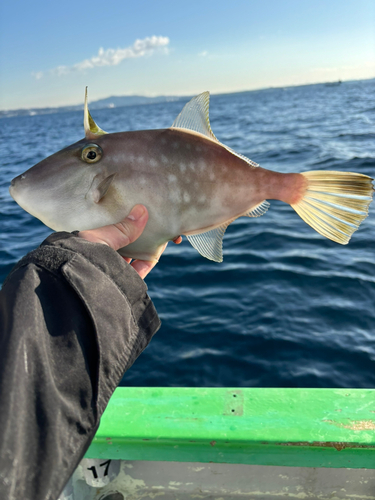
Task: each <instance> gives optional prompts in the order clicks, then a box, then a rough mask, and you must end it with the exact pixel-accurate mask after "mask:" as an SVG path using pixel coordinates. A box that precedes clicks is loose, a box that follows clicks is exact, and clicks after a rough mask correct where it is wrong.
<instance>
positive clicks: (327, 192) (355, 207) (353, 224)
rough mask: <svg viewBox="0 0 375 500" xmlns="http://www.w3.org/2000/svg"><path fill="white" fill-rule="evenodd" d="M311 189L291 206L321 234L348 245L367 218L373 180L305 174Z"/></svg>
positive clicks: (349, 175) (340, 174)
mask: <svg viewBox="0 0 375 500" xmlns="http://www.w3.org/2000/svg"><path fill="white" fill-rule="evenodd" d="M302 175H303V176H304V178H305V180H306V181H307V187H306V191H305V194H304V195H303V197H302V198H301V199H300V200H299V201H298V202H297V203H295V204H291V206H292V207H293V208H294V210H295V211H296V212H297V214H298V215H299V216H300V217H301V218H302V219H303V220H304V221H305V222H306V223H307V224H309V225H310V226H311V227H312V228H314V229H315V231H317V232H318V233H320V234H322V235H323V236H325V237H326V238H329V239H330V240H333V241H336V242H337V243H341V244H342V245H346V244H347V243H348V242H349V240H350V237H351V236H352V234H353V233H354V231H356V230H357V229H358V227H359V225H360V223H361V222H362V221H363V220H364V219H365V218H366V217H367V215H368V209H369V205H370V203H371V201H372V194H373V192H374V188H373V185H372V180H373V179H371V177H368V176H367V175H363V174H356V173H352V172H334V171H311V172H303V173H302Z"/></svg>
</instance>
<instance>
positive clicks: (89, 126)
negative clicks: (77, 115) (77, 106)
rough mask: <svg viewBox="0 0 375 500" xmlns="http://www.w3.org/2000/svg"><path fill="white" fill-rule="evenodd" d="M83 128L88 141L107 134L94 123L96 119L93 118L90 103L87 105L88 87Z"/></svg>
mask: <svg viewBox="0 0 375 500" xmlns="http://www.w3.org/2000/svg"><path fill="white" fill-rule="evenodd" d="M83 126H84V128H85V135H86V139H95V138H96V137H98V136H100V135H104V134H106V133H107V132H104V130H102V129H101V128H100V127H99V126H98V125H97V124H96V123H95V121H94V118H93V117H92V116H91V114H90V111H89V107H88V103H87V87H86V90H85V106H84V111H83Z"/></svg>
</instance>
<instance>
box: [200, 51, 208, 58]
mask: <svg viewBox="0 0 375 500" xmlns="http://www.w3.org/2000/svg"><path fill="white" fill-rule="evenodd" d="M207 54H208V52H207V50H204V51H203V52H200V53H199V54H198V56H200V57H206V55H207Z"/></svg>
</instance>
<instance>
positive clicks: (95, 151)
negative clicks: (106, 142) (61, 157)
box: [81, 144, 103, 163]
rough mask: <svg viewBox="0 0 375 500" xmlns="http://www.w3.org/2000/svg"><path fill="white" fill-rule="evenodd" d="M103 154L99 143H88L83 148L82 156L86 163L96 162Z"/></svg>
mask: <svg viewBox="0 0 375 500" xmlns="http://www.w3.org/2000/svg"><path fill="white" fill-rule="evenodd" d="M102 155H103V151H102V148H101V147H100V146H98V145H97V144H87V146H85V147H84V148H83V149H82V153H81V158H82V160H83V161H85V162H86V163H96V162H97V161H99V160H100V158H101V157H102Z"/></svg>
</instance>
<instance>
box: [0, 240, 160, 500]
mask: <svg viewBox="0 0 375 500" xmlns="http://www.w3.org/2000/svg"><path fill="white" fill-rule="evenodd" d="M146 290H147V288H146V285H145V283H144V281H143V280H142V279H141V278H140V277H139V276H138V274H137V273H136V272H135V271H134V269H133V268H132V267H131V266H129V265H128V264H127V263H126V262H125V261H124V260H123V259H122V258H121V257H120V256H119V255H118V254H117V253H116V252H115V251H114V250H112V249H111V248H109V247H107V246H106V245H101V244H99V243H89V242H88V241H86V240H84V239H82V238H79V237H78V236H75V235H74V234H70V233H56V234H53V235H51V236H50V237H49V238H47V240H45V241H44V243H43V244H42V245H41V246H40V247H39V248H38V249H36V250H34V251H33V252H31V253H30V254H28V255H27V256H26V257H24V258H23V259H22V260H21V261H20V262H19V263H18V264H17V265H16V267H15V268H14V269H13V270H12V272H11V273H10V275H9V276H8V278H7V279H6V281H5V282H4V285H3V289H2V291H1V292H0V328H1V331H0V499H9V500H13V499H15V500H20V499H22V500H54V499H56V498H58V496H59V494H60V492H61V490H62V489H63V487H64V485H65V483H66V482H67V480H68V479H69V477H70V475H71V474H72V473H73V471H74V469H75V468H76V466H77V465H78V463H79V462H80V460H81V459H82V457H83V455H84V454H85V452H86V450H87V448H88V447H89V445H90V442H91V440H92V439H93V437H94V435H95V432H96V430H97V428H98V426H99V419H100V417H101V415H102V413H103V411H104V409H105V407H106V405H107V403H108V400H109V398H110V397H111V395H112V393H113V391H114V390H115V388H116V386H117V385H118V383H119V382H120V380H121V378H122V376H123V374H124V372H125V371H126V370H127V369H128V368H129V367H130V366H131V365H132V363H133V362H134V361H135V359H136V358H137V357H138V356H139V354H140V353H141V352H142V351H143V349H144V348H145V347H146V346H147V344H148V343H149V342H150V340H151V337H152V336H153V334H154V333H155V332H156V331H157V330H158V328H159V326H160V321H159V318H158V316H157V313H156V311H155V308H154V306H153V304H152V302H151V300H150V298H149V297H148V295H147V293H146Z"/></svg>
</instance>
